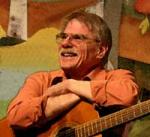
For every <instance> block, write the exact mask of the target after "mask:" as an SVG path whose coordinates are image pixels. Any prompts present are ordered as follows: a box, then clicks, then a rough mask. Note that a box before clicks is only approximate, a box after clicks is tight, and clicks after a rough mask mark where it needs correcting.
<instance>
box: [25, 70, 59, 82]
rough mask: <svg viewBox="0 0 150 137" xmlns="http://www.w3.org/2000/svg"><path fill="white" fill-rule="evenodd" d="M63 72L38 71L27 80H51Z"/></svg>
mask: <svg viewBox="0 0 150 137" xmlns="http://www.w3.org/2000/svg"><path fill="white" fill-rule="evenodd" d="M61 72H62V71H61V70H54V71H38V72H34V73H32V74H30V75H28V77H27V79H41V80H44V79H51V78H52V77H55V76H57V75H59V74H60V73H61Z"/></svg>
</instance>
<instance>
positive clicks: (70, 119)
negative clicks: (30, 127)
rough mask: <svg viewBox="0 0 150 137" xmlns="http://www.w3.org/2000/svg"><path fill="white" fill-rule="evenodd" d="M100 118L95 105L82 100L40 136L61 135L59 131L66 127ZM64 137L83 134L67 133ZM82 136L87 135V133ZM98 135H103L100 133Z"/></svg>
mask: <svg viewBox="0 0 150 137" xmlns="http://www.w3.org/2000/svg"><path fill="white" fill-rule="evenodd" d="M97 118H99V114H98V113H97V112H96V110H95V109H94V108H93V106H92V105H91V104H89V103H86V102H83V101H82V102H80V103H79V104H77V105H76V106H75V107H74V108H72V109H71V110H70V111H69V113H67V114H66V115H65V116H64V117H62V118H60V119H59V120H58V121H57V122H56V123H54V124H53V125H52V126H51V127H50V129H49V130H47V131H46V132H44V133H41V134H40V135H39V136H38V137H56V136H57V137H61V135H60V136H59V131H64V132H65V129H68V128H69V129H70V128H71V127H74V126H77V125H79V124H83V123H85V122H87V121H92V120H93V119H97ZM62 136H63V137H80V136H81V135H69V134H68V135H67V133H66V134H65V136H64V135H62ZM81 137H87V136H86V135H84V136H81ZM97 137H102V136H101V135H98V136H97Z"/></svg>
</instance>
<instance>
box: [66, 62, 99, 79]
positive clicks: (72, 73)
mask: <svg viewBox="0 0 150 137" xmlns="http://www.w3.org/2000/svg"><path fill="white" fill-rule="evenodd" d="M96 67H100V66H97V65H95V66H92V67H91V68H90V69H83V68H78V69H69V70H64V72H65V74H66V76H67V77H68V78H70V79H76V80H82V79H83V78H84V77H85V76H86V75H88V74H89V73H90V72H91V71H92V70H94V69H95V68H96ZM100 68H101V67H100Z"/></svg>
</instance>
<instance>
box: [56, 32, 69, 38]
mask: <svg viewBox="0 0 150 137" xmlns="http://www.w3.org/2000/svg"><path fill="white" fill-rule="evenodd" d="M67 37H68V35H67V34H66V33H59V34H57V35H56V39H66V38H67Z"/></svg>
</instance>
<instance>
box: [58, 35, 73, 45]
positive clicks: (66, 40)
mask: <svg viewBox="0 0 150 137" xmlns="http://www.w3.org/2000/svg"><path fill="white" fill-rule="evenodd" d="M72 46H73V45H72V43H71V39H70V37H67V38H66V39H64V40H63V41H62V43H61V47H63V48H72Z"/></svg>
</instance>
